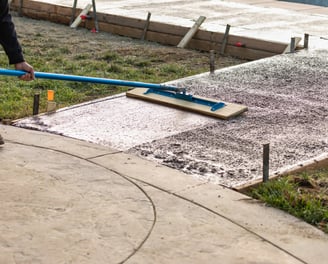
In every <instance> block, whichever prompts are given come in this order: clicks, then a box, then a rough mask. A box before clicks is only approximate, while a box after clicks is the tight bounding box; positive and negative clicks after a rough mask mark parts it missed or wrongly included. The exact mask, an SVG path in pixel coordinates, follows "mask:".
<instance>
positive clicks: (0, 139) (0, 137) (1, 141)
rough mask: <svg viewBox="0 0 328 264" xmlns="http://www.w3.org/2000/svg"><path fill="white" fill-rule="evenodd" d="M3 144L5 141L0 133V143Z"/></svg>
mask: <svg viewBox="0 0 328 264" xmlns="http://www.w3.org/2000/svg"><path fill="white" fill-rule="evenodd" d="M3 144H5V141H4V140H3V138H2V136H1V134H0V145H3Z"/></svg>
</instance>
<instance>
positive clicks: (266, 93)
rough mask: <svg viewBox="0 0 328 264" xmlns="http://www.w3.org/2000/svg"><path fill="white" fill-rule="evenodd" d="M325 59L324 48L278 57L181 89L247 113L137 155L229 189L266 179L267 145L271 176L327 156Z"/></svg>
mask: <svg viewBox="0 0 328 264" xmlns="http://www.w3.org/2000/svg"><path fill="white" fill-rule="evenodd" d="M327 55H328V53H327V51H325V50H320V51H313V52H311V53H309V52H301V53H297V54H287V55H281V56H276V57H272V58H269V59H264V60H260V61H256V62H252V63H248V64H244V65H239V66H236V67H231V68H227V69H225V70H221V71H218V72H216V74H215V75H212V76H210V77H209V76H208V75H204V76H203V77H202V78H194V79H192V78H191V79H189V80H187V81H185V82H184V83H179V85H185V86H188V87H190V91H191V92H192V93H196V94H197V95H201V96H206V97H213V98H220V99H222V100H223V101H227V102H234V103H241V104H244V105H247V106H248V107H249V111H248V112H247V113H246V114H244V115H242V116H240V117H238V118H235V119H233V120H230V121H217V122H216V123H214V124H213V123H212V124H209V125H205V126H204V127H202V128H197V129H194V130H190V131H186V132H183V133H179V134H177V135H173V136H170V137H167V138H163V139H161V140H156V141H153V142H149V143H145V144H142V145H140V146H136V147H135V148H134V149H133V150H132V151H133V152H135V153H138V154H139V155H143V156H146V157H147V158H149V159H154V160H157V161H158V162H160V163H162V164H166V165H168V166H170V167H174V168H177V169H179V170H183V171H185V172H188V173H192V174H197V175H201V178H203V179H205V180H209V181H212V182H215V183H219V184H223V185H227V186H237V185H241V184H244V183H246V182H249V181H252V180H254V179H257V178H259V177H262V144H264V143H270V148H271V150H270V163H271V164H270V173H271V174H272V173H273V172H278V171H279V170H280V171H281V170H282V169H283V168H287V167H288V166H292V165H295V164H300V163H302V162H303V161H306V160H309V159H312V158H315V157H317V156H319V155H320V154H322V153H327V152H328V116H327V113H328V99H327V98H328V88H327V84H328V80H327V77H326V76H327V73H328V69H327V65H328V59H327Z"/></svg>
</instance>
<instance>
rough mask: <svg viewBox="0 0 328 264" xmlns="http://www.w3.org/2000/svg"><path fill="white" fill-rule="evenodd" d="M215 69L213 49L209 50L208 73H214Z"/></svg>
mask: <svg viewBox="0 0 328 264" xmlns="http://www.w3.org/2000/svg"><path fill="white" fill-rule="evenodd" d="M214 71H215V51H214V50H210V73H211V74H212V73H214Z"/></svg>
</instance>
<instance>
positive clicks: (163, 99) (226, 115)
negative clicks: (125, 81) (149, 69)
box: [126, 88, 248, 119]
mask: <svg viewBox="0 0 328 264" xmlns="http://www.w3.org/2000/svg"><path fill="white" fill-rule="evenodd" d="M146 91H147V88H135V89H133V90H130V91H128V92H126V96H127V97H132V98H136V99H140V100H145V101H149V102H152V103H157V104H163V105H167V106H170V107H174V108H179V109H183V110H188V111H191V112H196V113H200V114H203V115H207V116H212V117H216V118H219V119H230V118H232V117H234V116H237V115H240V114H241V113H243V112H245V111H247V110H248V108H247V106H244V105H239V104H233V103H227V102H223V103H225V104H226V106H224V107H223V108H221V109H218V110H216V111H211V109H210V107H209V106H205V105H201V104H196V103H193V102H189V101H185V100H181V99H176V98H171V97H167V96H162V95H158V94H155V93H149V94H144V93H145V92H146ZM195 97H197V98H202V99H207V100H210V101H214V102H220V101H219V100H216V99H208V98H204V97H198V96H195Z"/></svg>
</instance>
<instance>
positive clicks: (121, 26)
mask: <svg viewBox="0 0 328 264" xmlns="http://www.w3.org/2000/svg"><path fill="white" fill-rule="evenodd" d="M11 7H12V8H13V9H14V10H15V9H16V10H18V9H19V8H20V0H12V5H11ZM21 10H22V15H25V16H28V17H31V18H36V19H44V20H48V21H52V22H56V23H62V24H67V25H69V23H70V21H71V14H72V8H71V7H65V6H57V5H54V4H49V3H44V2H38V1H31V0H24V1H23V6H22V8H21ZM79 11H82V10H81V9H80V10H78V9H77V12H79ZM97 18H98V22H99V31H103V32H109V33H112V34H117V35H122V36H126V37H132V38H137V39H140V36H142V35H143V32H144V27H145V21H146V20H145V19H137V18H131V17H125V16H119V15H113V14H105V13H98V12H97ZM83 26H84V27H86V28H88V29H92V28H93V27H94V23H93V21H85V23H83ZM189 30H190V27H183V26H178V25H171V24H166V23H162V22H155V21H149V25H148V29H147V35H146V40H148V41H154V42H157V43H161V44H165V45H172V46H177V45H178V44H179V42H180V41H181V39H182V38H183V37H184V36H185V35H186V34H187V33H188V31H189ZM223 39H224V33H221V32H211V31H207V30H202V29H198V30H197V32H196V33H195V35H194V36H193V37H192V39H191V40H190V41H189V42H188V45H187V48H190V49H197V50H201V51H210V50H217V51H220V49H221V45H222V42H223ZM237 42H242V43H244V44H245V45H246V47H236V46H235V44H236V43H237ZM288 44H289V43H281V42H272V41H265V40H260V39H254V38H248V37H243V36H235V35H229V38H228V41H227V46H226V49H225V54H226V55H231V56H235V57H238V58H242V59H248V60H257V59H261V58H265V57H270V56H273V55H277V54H281V53H283V52H284V50H285V49H286V47H287V46H288Z"/></svg>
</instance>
